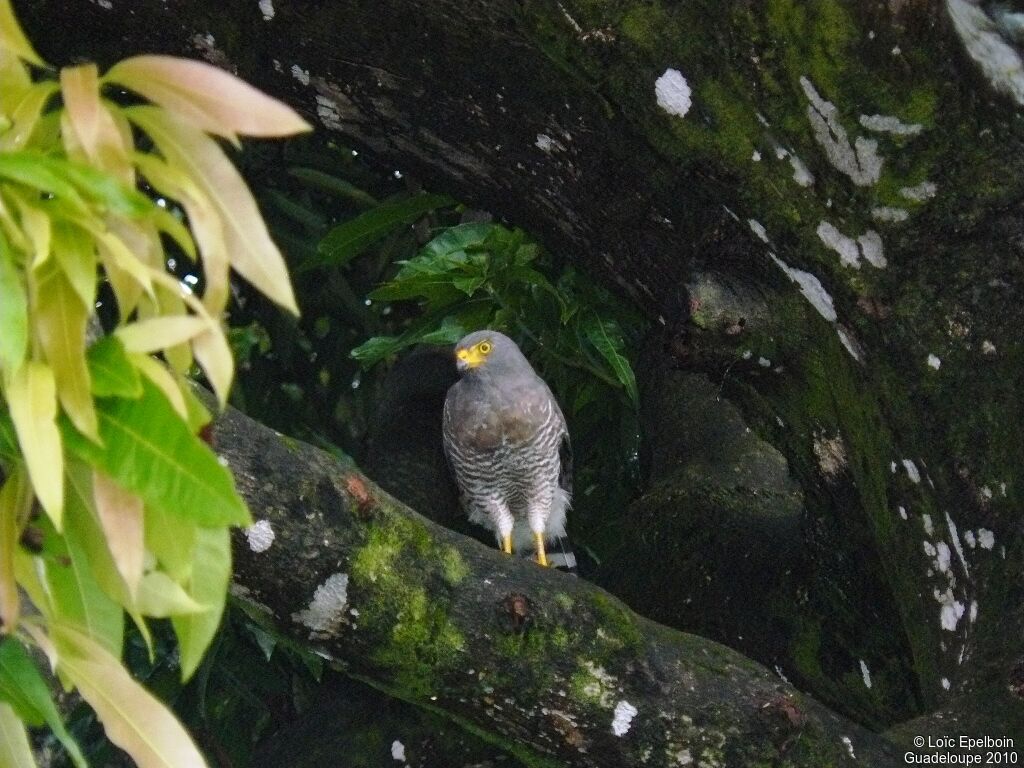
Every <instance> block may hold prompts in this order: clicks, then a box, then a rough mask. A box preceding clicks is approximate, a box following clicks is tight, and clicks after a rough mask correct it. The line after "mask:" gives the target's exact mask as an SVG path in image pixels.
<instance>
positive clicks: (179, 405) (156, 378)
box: [131, 355, 188, 420]
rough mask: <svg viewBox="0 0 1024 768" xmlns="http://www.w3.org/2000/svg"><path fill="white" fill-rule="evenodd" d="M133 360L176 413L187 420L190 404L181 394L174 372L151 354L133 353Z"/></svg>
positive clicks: (140, 371)
mask: <svg viewBox="0 0 1024 768" xmlns="http://www.w3.org/2000/svg"><path fill="white" fill-rule="evenodd" d="M131 361H132V363H133V364H134V365H135V368H136V369H137V370H138V371H139V373H141V374H142V375H143V376H145V377H146V378H147V379H149V380H150V381H151V382H152V383H153V384H154V385H155V386H156V388H157V389H159V390H160V391H161V392H162V393H163V396H164V397H166V398H167V402H169V403H170V404H171V407H172V408H174V411H175V413H177V414H178V415H179V416H181V418H183V419H186V420H187V419H188V406H187V405H186V404H185V397H184V395H182V394H181V385H180V384H179V383H178V381H177V379H175V378H174V374H172V373H171V372H170V371H168V370H167V368H165V367H164V364H163V363H161V362H160V361H159V360H155V359H153V358H152V357H150V356H149V355H132V356H131Z"/></svg>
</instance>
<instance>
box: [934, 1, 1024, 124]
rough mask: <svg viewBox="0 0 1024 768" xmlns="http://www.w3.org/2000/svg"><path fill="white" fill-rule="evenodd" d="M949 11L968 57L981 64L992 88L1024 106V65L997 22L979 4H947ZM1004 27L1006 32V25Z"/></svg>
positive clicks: (955, 2)
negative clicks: (1001, 32) (1002, 33)
mask: <svg viewBox="0 0 1024 768" xmlns="http://www.w3.org/2000/svg"><path fill="white" fill-rule="evenodd" d="M946 8H947V9H948V10H949V18H950V19H951V20H952V21H953V26H954V27H955V28H956V33H957V34H958V35H959V36H960V40H961V41H962V42H963V44H964V47H965V48H966V49H967V54H968V55H969V56H970V57H971V58H972V59H974V61H975V62H977V63H978V65H979V66H980V67H981V71H982V72H983V73H984V75H985V77H987V78H988V81H989V82H990V83H991V84H992V87H993V88H995V89H996V90H997V91H1001V92H1002V93H1005V94H1007V95H1009V96H1010V97H1012V98H1013V99H1014V100H1015V101H1016V102H1017V103H1018V104H1020V105H1024V62H1022V61H1021V57H1020V55H1019V54H1018V53H1017V51H1016V49H1015V48H1014V47H1013V46H1012V45H1010V44H1009V43H1008V42H1006V40H1004V39H1003V37H1002V35H1001V34H1000V31H1001V30H1000V25H999V24H998V23H997V21H994V20H993V19H991V18H990V17H989V16H988V14H986V13H985V10H984V8H983V7H982V6H981V5H980V4H978V3H977V2H976V0H973V1H972V0H946ZM1001 18H1002V17H1001V16H1000V20H1001ZM1002 26H1003V30H1002V31H1006V29H1005V24H1004V25H1002Z"/></svg>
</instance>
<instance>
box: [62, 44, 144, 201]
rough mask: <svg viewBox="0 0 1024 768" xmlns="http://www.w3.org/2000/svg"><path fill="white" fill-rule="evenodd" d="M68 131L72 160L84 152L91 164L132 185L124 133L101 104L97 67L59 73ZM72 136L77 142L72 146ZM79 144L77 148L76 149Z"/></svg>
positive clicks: (66, 141)
mask: <svg viewBox="0 0 1024 768" xmlns="http://www.w3.org/2000/svg"><path fill="white" fill-rule="evenodd" d="M60 87H61V95H62V96H63V98H64V109H65V110H66V116H67V118H68V120H67V127H68V128H70V129H71V130H70V131H69V130H65V131H64V140H65V147H66V149H67V151H68V155H69V156H74V154H75V149H76V148H81V151H82V153H83V154H84V155H85V157H86V158H87V159H88V161H89V162H90V163H91V164H92V165H94V166H96V167H97V168H100V169H102V170H104V171H107V172H109V173H112V174H113V175H114V176H116V177H117V178H119V179H120V180H121V181H123V182H125V183H131V182H132V166H131V164H130V163H129V162H128V150H127V148H126V146H125V144H124V143H123V137H122V134H121V131H119V130H118V127H117V125H116V123H115V122H114V118H113V117H112V116H111V114H110V112H109V111H108V110H107V107H106V106H105V105H104V104H103V103H102V102H101V101H100V91H99V76H98V73H97V71H96V65H95V64H81V65H79V66H77V67H65V68H64V69H62V70H61V72H60ZM72 133H73V137H74V139H77V142H74V143H72V144H69V142H70V141H71V140H72ZM75 144H77V147H76V146H75Z"/></svg>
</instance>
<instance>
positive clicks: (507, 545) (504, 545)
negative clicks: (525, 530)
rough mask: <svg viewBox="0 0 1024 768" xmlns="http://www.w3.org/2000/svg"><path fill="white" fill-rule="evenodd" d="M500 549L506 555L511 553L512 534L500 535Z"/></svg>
mask: <svg viewBox="0 0 1024 768" xmlns="http://www.w3.org/2000/svg"><path fill="white" fill-rule="evenodd" d="M501 551H502V552H504V553H505V554H506V555H511V554H512V534H507V535H505V536H502V537H501Z"/></svg>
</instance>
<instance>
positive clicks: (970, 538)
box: [964, 529, 978, 549]
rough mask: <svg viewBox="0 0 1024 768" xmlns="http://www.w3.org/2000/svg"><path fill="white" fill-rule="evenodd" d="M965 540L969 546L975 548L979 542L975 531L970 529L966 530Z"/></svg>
mask: <svg viewBox="0 0 1024 768" xmlns="http://www.w3.org/2000/svg"><path fill="white" fill-rule="evenodd" d="M964 541H966V542H967V546H968V547H970V548H971V549H974V547H975V545H977V543H978V540H977V539H975V538H974V531H972V530H970V529H968V530H966V531H964Z"/></svg>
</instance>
